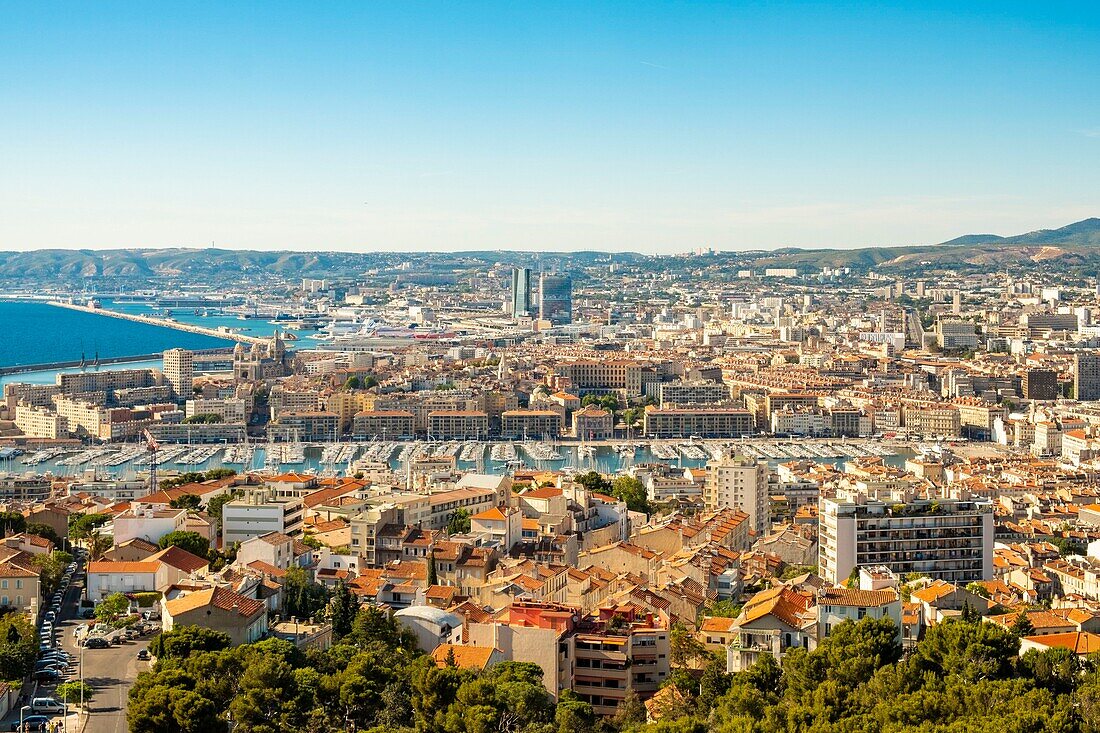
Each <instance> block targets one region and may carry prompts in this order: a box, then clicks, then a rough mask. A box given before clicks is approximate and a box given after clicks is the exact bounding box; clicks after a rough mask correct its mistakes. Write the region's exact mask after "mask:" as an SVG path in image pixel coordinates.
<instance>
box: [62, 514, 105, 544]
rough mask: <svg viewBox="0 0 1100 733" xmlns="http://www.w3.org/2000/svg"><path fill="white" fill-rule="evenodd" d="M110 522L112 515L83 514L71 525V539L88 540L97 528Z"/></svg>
mask: <svg viewBox="0 0 1100 733" xmlns="http://www.w3.org/2000/svg"><path fill="white" fill-rule="evenodd" d="M110 521H111V515H110V514H81V515H80V516H78V517H76V518H75V519H74V520H73V521H72V522H71V523H70V524H69V539H71V540H77V541H80V540H86V539H88V538H89V537H90V536H91V534H92V532H93V531H94V530H95V529H96V528H97V527H102V526H103V525H104V524H107V523H108V522H110Z"/></svg>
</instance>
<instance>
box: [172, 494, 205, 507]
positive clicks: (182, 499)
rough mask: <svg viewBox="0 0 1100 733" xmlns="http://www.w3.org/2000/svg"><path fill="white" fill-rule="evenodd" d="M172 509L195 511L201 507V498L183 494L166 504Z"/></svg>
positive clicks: (195, 495) (196, 495)
mask: <svg viewBox="0 0 1100 733" xmlns="http://www.w3.org/2000/svg"><path fill="white" fill-rule="evenodd" d="M168 506H170V507H172V508H173V509H195V510H197V509H198V508H199V507H200V506H202V497H200V496H199V495H198V494H183V495H182V496H177V497H176V498H175V499H172V500H171V501H169V502H168Z"/></svg>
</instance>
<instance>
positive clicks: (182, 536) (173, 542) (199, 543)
mask: <svg viewBox="0 0 1100 733" xmlns="http://www.w3.org/2000/svg"><path fill="white" fill-rule="evenodd" d="M157 544H158V545H160V549H162V550H163V549H165V548H168V547H172V546H175V547H178V548H180V549H181V550H187V551H188V552H190V553H191V554H192V555H198V556H199V557H201V558H204V559H206V558H209V557H210V540H208V539H206V538H205V537H203V536H202V535H201V534H199V533H198V532H187V531H185V530H181V529H177V530H175V531H174V532H169V533H168V534H166V535H164V536H163V537H161V538H160V542H158V543H157Z"/></svg>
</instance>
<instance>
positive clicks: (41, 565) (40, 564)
mask: <svg viewBox="0 0 1100 733" xmlns="http://www.w3.org/2000/svg"><path fill="white" fill-rule="evenodd" d="M72 561H73V556H72V555H70V554H69V553H67V552H62V551H61V550H54V551H53V552H51V553H50V554H48V555H35V556H34V559H33V560H31V564H33V565H34V567H35V568H36V569H37V570H38V582H39V583H40V584H41V586H42V595H44V596H50V595H53V592H54V591H55V590H57V587H58V586H59V585H60V584H61V577H62V576H63V575H64V574H65V568H66V567H68V565H69V563H71V562H72Z"/></svg>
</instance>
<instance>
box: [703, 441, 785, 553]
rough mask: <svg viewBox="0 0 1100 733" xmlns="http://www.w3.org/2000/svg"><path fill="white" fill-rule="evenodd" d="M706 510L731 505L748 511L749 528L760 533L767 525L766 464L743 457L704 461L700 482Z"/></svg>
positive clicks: (735, 456)
mask: <svg viewBox="0 0 1100 733" xmlns="http://www.w3.org/2000/svg"><path fill="white" fill-rule="evenodd" d="M703 504H704V505H705V506H706V507H707V509H721V508H722V507H731V508H733V509H738V510H740V511H742V512H744V513H745V514H748V515H749V517H750V521H751V528H752V529H753V530H755V531H756V533H757V534H759V535H763V534H764V533H765V531H766V530H767V527H768V510H769V505H768V466H767V464H766V463H764V462H762V461H757V460H755V459H753V458H748V457H746V456H737V455H734V456H729V457H727V458H723V459H721V460H716V461H708V462H707V475H706V479H705V481H704V483H703Z"/></svg>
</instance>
